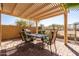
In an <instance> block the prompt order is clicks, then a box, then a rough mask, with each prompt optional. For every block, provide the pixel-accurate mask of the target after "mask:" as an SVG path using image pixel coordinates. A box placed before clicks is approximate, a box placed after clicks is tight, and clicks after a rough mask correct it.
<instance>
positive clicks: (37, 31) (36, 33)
mask: <svg viewBox="0 0 79 59" xmlns="http://www.w3.org/2000/svg"><path fill="white" fill-rule="evenodd" d="M36 34H38V21H37V20H36Z"/></svg>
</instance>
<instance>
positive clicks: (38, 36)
mask: <svg viewBox="0 0 79 59" xmlns="http://www.w3.org/2000/svg"><path fill="white" fill-rule="evenodd" d="M27 36H29V37H30V38H40V39H41V41H42V42H43V44H42V48H43V49H44V40H45V39H46V37H48V36H47V35H44V34H27Z"/></svg>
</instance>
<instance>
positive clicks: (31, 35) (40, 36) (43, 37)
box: [27, 34, 48, 41]
mask: <svg viewBox="0 0 79 59" xmlns="http://www.w3.org/2000/svg"><path fill="white" fill-rule="evenodd" d="M27 36H30V37H34V38H41V40H42V41H44V39H45V38H46V37H48V36H47V35H44V34H27Z"/></svg>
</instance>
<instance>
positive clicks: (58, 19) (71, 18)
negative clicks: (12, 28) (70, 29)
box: [1, 9, 79, 26]
mask: <svg viewBox="0 0 79 59" xmlns="http://www.w3.org/2000/svg"><path fill="white" fill-rule="evenodd" d="M1 17H2V21H1V24H2V25H16V21H17V20H19V19H20V18H17V17H14V16H9V15H5V14H2V15H1ZM75 22H79V9H77V10H70V11H69V13H68V24H73V23H75ZM40 24H43V25H44V26H49V25H52V24H60V25H62V24H64V16H63V15H59V16H55V17H51V18H47V19H44V20H41V21H40V22H39V25H40Z"/></svg>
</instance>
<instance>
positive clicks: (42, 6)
mask: <svg viewBox="0 0 79 59" xmlns="http://www.w3.org/2000/svg"><path fill="white" fill-rule="evenodd" d="M47 5H48V4H46V3H41V4H40V6H39V5H38V6H37V7H38V8H37V9H36V10H33V11H32V12H31V13H29V14H28V15H27V16H26V18H29V16H30V15H32V14H33V13H35V12H37V11H39V10H40V9H42V8H44V7H45V6H47Z"/></svg>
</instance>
